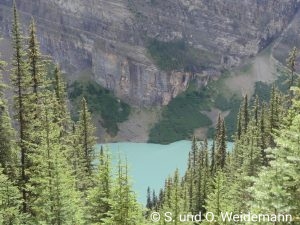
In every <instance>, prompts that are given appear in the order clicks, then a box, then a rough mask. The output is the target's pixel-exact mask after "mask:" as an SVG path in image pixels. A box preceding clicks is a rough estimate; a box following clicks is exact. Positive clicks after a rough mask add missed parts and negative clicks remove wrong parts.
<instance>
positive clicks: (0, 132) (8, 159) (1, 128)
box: [0, 61, 18, 180]
mask: <svg viewBox="0 0 300 225" xmlns="http://www.w3.org/2000/svg"><path fill="white" fill-rule="evenodd" d="M3 66H4V62H2V61H0V155H1V157H0V167H2V168H4V173H5V174H6V175H8V176H9V178H10V179H11V180H13V179H15V178H16V175H17V171H16V168H17V160H18V156H17V152H16V147H17V146H16V143H15V132H14V129H13V128H12V124H11V119H10V116H9V113H8V107H7V102H6V100H5V96H4V89H5V88H6V86H5V85H4V84H3V83H2V75H1V71H2V70H3Z"/></svg>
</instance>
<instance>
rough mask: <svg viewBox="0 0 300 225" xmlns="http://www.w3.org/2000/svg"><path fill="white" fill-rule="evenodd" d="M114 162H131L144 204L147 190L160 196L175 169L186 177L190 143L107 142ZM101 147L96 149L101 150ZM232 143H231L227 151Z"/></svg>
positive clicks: (139, 198)
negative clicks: (118, 160) (119, 160)
mask: <svg viewBox="0 0 300 225" xmlns="http://www.w3.org/2000/svg"><path fill="white" fill-rule="evenodd" d="M105 145H106V146H107V147H108V148H109V150H110V152H111V154H112V158H113V162H114V163H115V162H116V160H117V158H118V157H119V155H120V156H121V157H122V158H123V159H124V158H125V157H126V158H127V160H128V165H129V175H130V177H131V178H132V182H133V188H134V190H135V191H136V193H137V195H138V196H137V197H138V200H139V201H140V202H141V203H143V204H145V202H146V197H147V188H148V186H150V188H151V189H152V190H153V189H154V190H155V191H156V193H157V194H158V193H159V190H160V188H162V187H163V186H164V181H165V179H166V178H167V177H168V176H169V175H172V174H173V173H174V171H175V169H176V168H178V169H179V172H180V175H183V174H184V172H185V170H186V168H187V160H188V153H189V151H190V148H191V141H178V142H174V143H172V144H169V145H160V144H150V143H130V142H120V143H108V144H105ZM100 146H101V145H100V144H99V145H98V146H97V147H98V149H100ZM231 148H232V143H228V149H231Z"/></svg>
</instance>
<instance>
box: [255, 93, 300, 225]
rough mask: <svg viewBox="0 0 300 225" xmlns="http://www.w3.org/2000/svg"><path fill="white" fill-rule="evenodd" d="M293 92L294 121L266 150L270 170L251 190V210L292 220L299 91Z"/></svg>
mask: <svg viewBox="0 0 300 225" xmlns="http://www.w3.org/2000/svg"><path fill="white" fill-rule="evenodd" d="M293 91H294V95H295V97H294V100H293V105H292V109H291V110H290V111H289V114H292V115H293V119H292V121H291V123H290V124H289V123H288V124H289V125H287V126H285V127H284V128H283V129H281V130H280V134H279V135H278V136H277V137H276V138H275V143H276V145H277V147H276V148H274V149H272V150H269V151H268V153H269V157H271V158H272V161H271V162H270V167H269V168H267V170H263V171H261V172H260V174H259V177H258V178H257V179H255V185H254V186H253V187H252V188H251V190H252V192H253V203H252V205H253V211H255V212H260V213H274V214H276V215H277V214H291V215H293V217H294V218H297V217H298V218H299V216H300V214H299V212H300V204H299V202H300V198H299V196H300V195H299V186H300V183H299V181H300V179H299V178H300V176H299V171H300V164H299V161H300V151H299V146H300V141H299V133H300V126H299V125H300V89H299V88H294V89H293ZM277 224H283V223H277Z"/></svg>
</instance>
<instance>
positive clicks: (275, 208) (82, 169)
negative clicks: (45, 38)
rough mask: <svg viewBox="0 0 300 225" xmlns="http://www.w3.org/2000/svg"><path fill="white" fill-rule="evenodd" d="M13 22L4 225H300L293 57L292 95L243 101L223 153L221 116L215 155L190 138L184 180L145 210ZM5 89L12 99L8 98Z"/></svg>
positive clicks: (1, 200)
mask: <svg viewBox="0 0 300 225" xmlns="http://www.w3.org/2000/svg"><path fill="white" fill-rule="evenodd" d="M13 18H14V21H13V24H12V46H13V50H14V51H13V60H12V65H11V70H10V71H9V72H10V78H11V82H10V85H9V87H7V86H6V85H4V83H3V82H1V84H0V167H1V168H0V224H3V225H19V224H20V225H21V224H22V225H23V224H32V225H36V224H44V225H47V224H49V225H50V224H51V225H77V224H78V225H79V224H88V225H90V224H99V225H100V224H106V225H135V224H136V225H143V224H144V225H146V224H200V223H201V224H215V225H223V224H226V225H230V224H276V225H281V224H287V222H286V220H283V219H282V218H283V217H276V215H282V216H285V215H286V216H289V215H291V217H292V219H293V222H291V224H299V223H300V222H299V221H300V136H299V135H300V88H299V81H298V77H297V73H296V71H295V68H296V65H295V62H296V57H297V51H296V49H293V50H292V51H291V53H290V55H289V58H288V59H287V69H288V72H287V75H288V77H289V81H288V82H289V83H288V85H289V87H290V88H289V91H288V92H287V93H283V92H280V91H279V90H277V89H276V87H275V86H274V87H273V88H272V91H271V98H270V101H269V102H263V101H260V99H258V98H254V99H252V98H249V96H247V95H246V96H245V97H244V100H243V103H242V105H241V107H240V112H239V114H238V116H237V124H238V125H237V129H236V132H235V135H234V137H233V139H234V142H235V145H234V149H233V150H232V151H230V152H229V151H227V148H226V138H227V137H226V125H225V122H224V118H221V117H220V116H219V119H218V123H217V127H216V134H215V138H214V142H213V145H212V146H208V143H207V141H206V140H204V141H202V142H199V141H197V140H196V139H195V138H193V141H192V146H191V151H190V154H189V160H188V169H187V171H186V172H185V174H184V175H183V176H181V175H180V174H179V172H178V170H176V171H175V172H174V174H173V175H172V176H170V177H168V178H167V179H166V181H165V187H164V188H163V189H161V191H160V192H159V193H155V192H154V191H151V189H150V188H149V189H148V193H147V194H148V197H147V205H146V207H143V206H142V205H141V204H139V203H138V201H137V199H136V196H135V193H134V191H133V189H132V186H131V179H130V176H129V175H128V166H127V162H126V161H124V160H122V159H119V161H118V163H117V165H116V167H115V168H114V166H113V165H112V163H111V156H110V154H109V150H107V149H105V147H103V148H102V149H101V150H100V152H99V154H96V152H95V144H96V142H97V139H96V137H95V135H94V131H95V127H94V126H93V123H92V117H91V114H90V112H89V111H88V107H87V104H88V103H87V101H86V100H85V99H82V100H81V110H80V112H79V119H78V121H77V122H74V121H72V120H71V117H70V112H69V108H68V100H67V94H66V86H65V83H64V81H63V77H62V75H61V72H60V69H59V67H58V66H57V67H56V68H55V70H54V71H51V72H50V73H49V71H48V70H47V68H48V67H47V65H48V64H49V61H48V60H47V57H44V56H43V55H42V54H41V53H40V49H39V43H38V41H37V37H36V30H35V24H34V21H33V20H32V22H31V24H30V27H29V31H28V37H24V35H23V33H22V31H21V26H20V24H19V18H18V13H17V9H16V7H15V6H14V9H13ZM4 68H5V65H4V63H3V62H1V70H4ZM49 74H52V75H49ZM6 89H9V91H12V92H13V99H6V98H5V96H6V94H5V93H6V91H5V90H6ZM8 102H13V109H12V110H9V107H8ZM9 112H12V113H9ZM226 212H228V213H233V214H240V215H242V214H243V213H248V212H251V214H263V215H269V221H260V223H259V222H258V221H257V220H256V221H253V220H250V221H247V220H243V219H241V218H238V219H237V220H231V221H230V220H229V219H228V220H224V218H223V217H222V213H226ZM187 215H190V216H187ZM195 215H198V216H195ZM208 215H209V216H208ZM159 217H160V220H159ZM265 217H267V216H265ZM275 217H276V218H275ZM252 219H253V218H252ZM297 221H298V222H297Z"/></svg>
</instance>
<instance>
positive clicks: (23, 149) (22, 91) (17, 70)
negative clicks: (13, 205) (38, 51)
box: [11, 2, 32, 213]
mask: <svg viewBox="0 0 300 225" xmlns="http://www.w3.org/2000/svg"><path fill="white" fill-rule="evenodd" d="M23 46H24V43H23V36H22V32H21V30H20V24H19V17H18V13H17V8H16V4H15V2H14V6H13V26H12V47H13V60H12V66H13V73H12V75H11V81H12V85H13V90H14V92H15V97H14V103H15V104H14V106H15V118H16V120H17V122H18V129H17V130H18V138H19V140H18V145H19V148H20V158H21V162H20V173H21V174H20V185H19V187H20V189H21V191H22V200H23V208H22V211H23V213H27V212H28V210H29V209H28V205H27V204H28V192H27V190H26V184H27V183H28V180H29V176H28V174H26V170H27V168H28V167H29V164H30V163H29V161H28V152H29V145H30V142H31V140H30V138H29V137H30V134H31V132H32V131H31V130H30V128H29V127H30V126H29V124H30V121H31V111H30V109H31V107H30V102H31V100H30V97H31V95H30V94H31V77H30V74H29V73H28V64H27V61H26V58H25V57H26V53H25V51H24V47H23Z"/></svg>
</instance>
